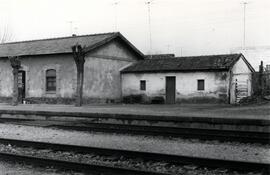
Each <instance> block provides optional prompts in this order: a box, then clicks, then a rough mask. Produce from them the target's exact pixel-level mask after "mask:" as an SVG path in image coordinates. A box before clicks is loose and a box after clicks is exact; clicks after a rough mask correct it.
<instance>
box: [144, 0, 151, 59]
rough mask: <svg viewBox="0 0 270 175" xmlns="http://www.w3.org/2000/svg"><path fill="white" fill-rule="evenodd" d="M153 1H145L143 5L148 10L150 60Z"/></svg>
mask: <svg viewBox="0 0 270 175" xmlns="http://www.w3.org/2000/svg"><path fill="white" fill-rule="evenodd" d="M152 2H153V1H147V2H146V3H145V4H146V5H147V8H148V27H149V51H150V58H152V33H151V4H152Z"/></svg>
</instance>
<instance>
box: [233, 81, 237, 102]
mask: <svg viewBox="0 0 270 175" xmlns="http://www.w3.org/2000/svg"><path fill="white" fill-rule="evenodd" d="M234 94H235V95H234V98H235V104H237V79H235V89H234Z"/></svg>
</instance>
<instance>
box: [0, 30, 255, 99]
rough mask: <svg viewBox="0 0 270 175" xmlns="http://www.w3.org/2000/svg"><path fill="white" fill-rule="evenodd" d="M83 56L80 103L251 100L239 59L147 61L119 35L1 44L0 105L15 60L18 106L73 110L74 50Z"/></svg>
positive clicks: (247, 73) (246, 67) (9, 88)
mask: <svg viewBox="0 0 270 175" xmlns="http://www.w3.org/2000/svg"><path fill="white" fill-rule="evenodd" d="M78 44H79V45H81V46H82V47H83V49H84V52H85V63H84V78H83V80H84V82H83V94H82V97H83V103H115V102H121V101H123V102H136V103H167V104H173V103H182V102H192V103H194V102H200V103H201V102H207V103H208V102H211V103H216V102H223V103H231V104H233V103H237V102H238V101H239V100H240V99H241V98H243V97H246V96H250V95H251V94H252V89H251V88H252V86H251V81H252V79H251V74H252V72H254V69H253V68H252V66H251V65H250V64H249V62H248V61H247V60H246V59H245V57H244V56H243V55H242V54H228V55H209V56H195V57H175V56H174V55H170V54H169V55H166V54H165V55H157V56H150V57H149V56H148V57H147V56H145V55H144V54H142V53H141V52H140V51H139V50H138V49H137V48H136V47H135V46H133V45H132V44H131V43H130V42H129V41H128V40H127V39H126V38H125V37H124V36H123V35H121V34H120V33H118V32H117V33H103V34H93V35H82V36H71V37H62V38H52V39H41V40H32V41H21V42H11V43H4V44H0V102H10V101H11V100H12V96H13V93H14V92H13V87H14V86H13V85H14V82H15V80H14V76H13V72H12V67H11V62H10V60H9V58H10V57H18V58H19V60H20V62H21V66H20V68H19V74H18V89H19V90H18V92H19V101H20V102H21V103H22V102H26V103H50V104H56V103H57V104H74V101H75V97H76V88H77V69H76V63H75V60H74V55H73V54H74V53H73V51H72V46H74V45H78Z"/></svg>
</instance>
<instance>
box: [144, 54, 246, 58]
mask: <svg viewBox="0 0 270 175" xmlns="http://www.w3.org/2000/svg"><path fill="white" fill-rule="evenodd" d="M240 54H241V53H230V54H214V55H194V56H180V57H169V58H155V59H147V60H159V59H161V60H163V59H179V58H194V57H210V56H211V57H212V56H213V57H215V56H226V55H227V56H228V55H240Z"/></svg>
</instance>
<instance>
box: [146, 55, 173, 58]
mask: <svg viewBox="0 0 270 175" xmlns="http://www.w3.org/2000/svg"><path fill="white" fill-rule="evenodd" d="M174 57H175V56H174V54H155V55H145V59H160V58H174Z"/></svg>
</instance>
